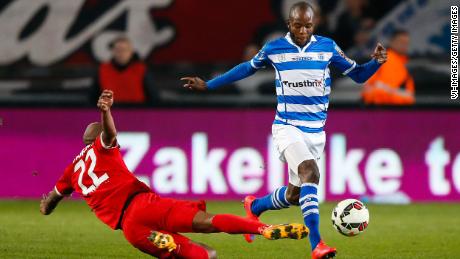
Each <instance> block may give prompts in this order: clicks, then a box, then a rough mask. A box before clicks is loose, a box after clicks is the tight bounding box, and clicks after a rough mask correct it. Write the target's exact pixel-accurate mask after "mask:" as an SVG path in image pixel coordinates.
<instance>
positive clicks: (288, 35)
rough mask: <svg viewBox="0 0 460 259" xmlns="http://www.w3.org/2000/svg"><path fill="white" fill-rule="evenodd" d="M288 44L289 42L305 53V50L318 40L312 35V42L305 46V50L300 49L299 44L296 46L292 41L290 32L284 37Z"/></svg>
mask: <svg viewBox="0 0 460 259" xmlns="http://www.w3.org/2000/svg"><path fill="white" fill-rule="evenodd" d="M284 38H285V39H286V40H287V42H289V44H291V45H292V46H294V47H296V48H297V49H298V50H299V52H305V50H306V49H307V48H308V46H310V44H311V43H312V42H314V41H316V38H315V35H311V38H310V41H309V42H308V43H307V45H305V46H304V47H303V48H300V47H299V46H298V45H297V44H295V43H294V42H293V41H292V39H291V34H290V33H289V32H288V33H286V36H285V37H284Z"/></svg>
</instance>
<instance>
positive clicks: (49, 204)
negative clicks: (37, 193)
mask: <svg viewBox="0 0 460 259" xmlns="http://www.w3.org/2000/svg"><path fill="white" fill-rule="evenodd" d="M62 198H64V196H61V195H59V194H58V193H57V192H56V190H52V191H50V192H49V193H48V195H46V194H43V197H42V200H41V201H40V212H41V213H42V214H43V215H49V214H51V212H53V210H54V208H56V206H57V205H58V204H59V202H60V201H61V200H62Z"/></svg>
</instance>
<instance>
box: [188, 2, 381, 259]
mask: <svg viewBox="0 0 460 259" xmlns="http://www.w3.org/2000/svg"><path fill="white" fill-rule="evenodd" d="M287 25H288V29H289V32H288V33H287V35H286V36H285V37H282V38H279V39H276V40H274V41H271V42H268V43H267V44H265V46H264V47H263V48H262V49H261V50H260V51H259V53H258V54H257V55H256V56H255V57H254V58H253V59H251V60H250V61H248V62H244V63H241V64H239V65H237V66H236V67H234V68H233V69H231V70H230V71H228V72H226V73H224V74H223V75H220V76H218V77H216V78H214V79H212V80H210V81H207V82H205V81H203V80H202V79H200V78H199V77H184V78H182V79H181V80H186V83H185V85H184V87H186V88H189V89H192V90H198V91H204V90H208V89H209V90H211V89H216V88H218V87H220V86H223V85H226V84H229V83H232V82H235V81H237V80H240V79H243V78H246V77H249V76H250V75H252V74H254V73H255V72H256V71H257V70H259V69H261V68H263V67H266V66H269V65H271V66H273V67H274V68H275V72H276V79H275V83H276V94H277V98H278V106H277V109H276V116H275V120H274V122H273V125H272V133H273V139H274V143H275V145H276V147H277V149H278V151H279V153H280V154H281V155H280V159H281V160H282V161H285V162H287V163H288V168H289V185H288V186H282V187H280V188H278V189H276V190H275V191H274V192H273V193H271V194H269V195H267V196H265V197H262V198H258V199H256V198H255V197H254V196H247V197H246V198H245V201H244V207H245V209H246V213H247V215H248V217H250V218H253V219H258V217H259V216H260V214H262V213H263V212H264V211H266V210H278V209H283V208H288V207H289V206H290V205H296V206H300V208H301V210H302V215H303V217H304V221H305V225H306V226H307V227H308V228H309V230H310V233H309V239H310V244H311V249H312V258H314V259H316V258H332V257H334V256H335V254H336V249H335V248H332V247H329V246H327V245H326V244H325V243H324V242H323V241H322V240H321V237H320V233H319V209H318V196H317V188H318V183H319V177H320V174H319V170H318V166H317V164H316V161H317V160H318V159H319V157H320V155H321V154H322V153H323V150H324V145H325V142H326V135H325V133H324V130H323V129H324V124H325V122H326V116H327V109H328V106H329V94H330V92H331V78H330V75H329V68H328V66H329V65H330V64H331V65H333V66H334V67H336V68H337V69H339V70H340V71H341V72H342V73H343V74H344V75H347V76H349V77H351V78H352V79H353V80H354V81H356V82H357V83H364V82H365V81H366V80H367V79H368V78H370V77H371V76H372V75H373V74H374V73H375V72H376V71H377V70H378V69H379V67H380V65H381V64H382V63H384V62H385V61H386V58H387V57H386V50H385V48H384V47H383V46H382V45H381V44H378V45H377V47H376V48H375V51H374V53H373V54H372V60H371V61H369V62H368V63H365V64H363V65H358V64H356V62H355V61H353V60H351V59H349V58H348V57H346V56H345V54H344V53H343V51H342V50H341V49H340V48H339V46H337V44H336V43H335V42H334V41H333V40H331V39H329V38H326V37H321V36H317V35H313V29H314V10H313V7H312V6H311V5H310V4H308V3H306V2H298V3H296V4H294V5H293V6H292V7H291V9H290V13H289V20H288V22H287ZM246 240H247V241H248V242H251V241H252V239H251V237H249V236H246Z"/></svg>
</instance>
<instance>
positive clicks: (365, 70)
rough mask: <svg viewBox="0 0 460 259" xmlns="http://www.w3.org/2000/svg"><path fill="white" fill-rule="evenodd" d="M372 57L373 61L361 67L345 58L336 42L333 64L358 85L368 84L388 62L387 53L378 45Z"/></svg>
mask: <svg viewBox="0 0 460 259" xmlns="http://www.w3.org/2000/svg"><path fill="white" fill-rule="evenodd" d="M371 57H372V59H371V61H369V62H367V63H365V64H361V65H359V64H357V63H356V62H355V61H354V60H351V59H349V58H348V57H347V56H345V54H344V53H343V51H342V50H341V49H340V47H339V46H337V45H336V44H335V42H334V49H333V56H332V64H333V65H334V66H335V67H337V68H338V69H340V70H341V71H342V73H343V74H344V75H347V76H349V77H350V78H351V79H353V81H355V82H356V83H360V84H361V83H364V82H366V81H367V80H368V79H369V78H370V77H371V76H372V75H373V74H374V73H375V72H376V71H377V70H378V69H379V68H380V66H381V65H382V64H383V63H385V62H386V61H387V51H386V49H385V48H384V47H383V46H382V45H381V44H380V43H378V44H377V46H376V48H375V50H374V53H373V54H372V55H371Z"/></svg>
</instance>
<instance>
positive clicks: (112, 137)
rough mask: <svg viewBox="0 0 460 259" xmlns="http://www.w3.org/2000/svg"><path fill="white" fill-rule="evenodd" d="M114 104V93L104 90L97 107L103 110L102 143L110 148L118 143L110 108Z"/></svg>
mask: <svg viewBox="0 0 460 259" xmlns="http://www.w3.org/2000/svg"><path fill="white" fill-rule="evenodd" d="M112 104H113V92H112V91H110V90H104V91H103V92H102V94H101V96H100V97H99V100H98V101H97V107H98V108H99V109H100V110H101V122H102V141H103V142H104V144H105V145H106V146H108V147H112V146H113V145H115V143H116V139H117V130H116V128H115V122H114V121H113V117H112V114H111V113H110V107H112Z"/></svg>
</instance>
